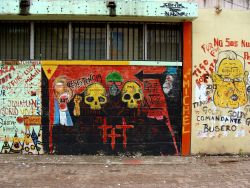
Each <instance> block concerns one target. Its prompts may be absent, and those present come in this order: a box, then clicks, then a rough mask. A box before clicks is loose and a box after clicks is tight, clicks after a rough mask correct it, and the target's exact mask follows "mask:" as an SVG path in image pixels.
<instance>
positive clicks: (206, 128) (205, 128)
mask: <svg viewBox="0 0 250 188" xmlns="http://www.w3.org/2000/svg"><path fill="white" fill-rule="evenodd" d="M203 125H204V131H203V132H204V133H207V132H208V131H209V130H208V124H203Z"/></svg>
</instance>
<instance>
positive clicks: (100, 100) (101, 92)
mask: <svg viewBox="0 0 250 188" xmlns="http://www.w3.org/2000/svg"><path fill="white" fill-rule="evenodd" d="M84 102H85V103H86V104H88V105H89V106H90V108H91V109H92V110H100V109H101V105H103V104H105V103H106V102H107V97H106V90H105V88H104V87H103V86H102V85H101V84H99V83H94V84H91V85H89V86H88V87H87V89H86V90H85V97H84Z"/></svg>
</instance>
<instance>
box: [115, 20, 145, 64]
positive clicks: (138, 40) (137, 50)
mask: <svg viewBox="0 0 250 188" xmlns="http://www.w3.org/2000/svg"><path fill="white" fill-rule="evenodd" d="M110 38H111V45H110V58H111V59H112V60H142V59H143V25H142V24H137V23H127V24H126V23H120V24H119V23H118V24H117V23H112V24H110Z"/></svg>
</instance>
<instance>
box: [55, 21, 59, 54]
mask: <svg viewBox="0 0 250 188" xmlns="http://www.w3.org/2000/svg"><path fill="white" fill-rule="evenodd" d="M55 28H56V59H58V55H59V54H58V53H59V50H58V46H59V31H60V30H59V25H58V24H57V25H56V27H55Z"/></svg>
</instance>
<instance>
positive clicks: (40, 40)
mask: <svg viewBox="0 0 250 188" xmlns="http://www.w3.org/2000/svg"><path fill="white" fill-rule="evenodd" d="M38 27H39V30H38V32H39V59H41V56H42V55H41V54H42V32H41V24H39V26H38Z"/></svg>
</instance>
